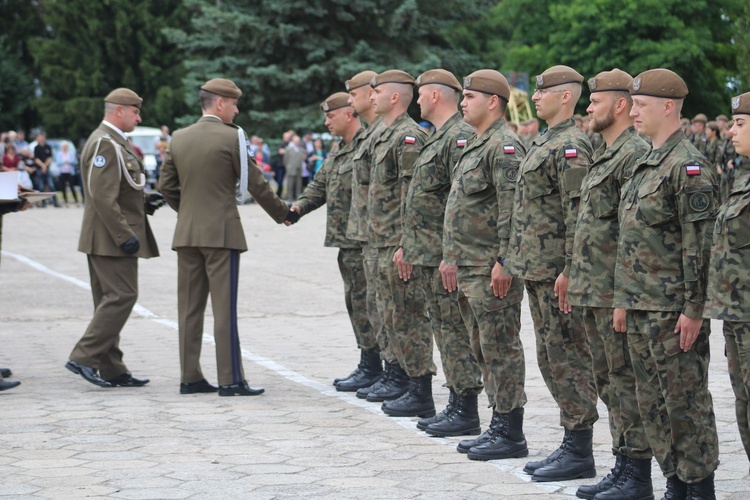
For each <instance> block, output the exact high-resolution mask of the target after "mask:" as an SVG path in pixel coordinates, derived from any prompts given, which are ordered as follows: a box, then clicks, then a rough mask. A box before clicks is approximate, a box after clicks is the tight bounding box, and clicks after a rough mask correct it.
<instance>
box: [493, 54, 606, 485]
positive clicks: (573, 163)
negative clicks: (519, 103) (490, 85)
mask: <svg viewBox="0 0 750 500" xmlns="http://www.w3.org/2000/svg"><path fill="white" fill-rule="evenodd" d="M582 82H583V77H582V76H581V75H580V74H578V72H576V71H575V70H574V69H572V68H569V67H567V66H553V67H552V68H549V69H548V70H546V71H545V72H544V73H542V74H541V75H539V76H537V78H536V86H537V89H536V91H535V92H534V94H533V96H532V99H533V100H534V103H535V106H536V109H537V115H538V116H539V117H540V118H542V119H543V120H546V121H547V125H548V126H549V129H548V130H547V131H545V132H544V133H543V134H542V135H540V136H539V137H538V138H536V139H535V140H534V143H533V145H532V147H531V150H530V151H529V153H528V155H527V156H526V158H525V159H524V162H523V164H522V166H521V170H520V172H519V175H518V184H517V186H516V193H515V200H514V206H513V228H512V234H511V241H510V251H509V252H508V256H507V257H506V260H507V268H506V272H508V273H509V274H510V275H511V276H513V277H515V278H520V279H523V280H525V285H526V291H527V293H528V295H529V307H530V309H531V317H532V319H533V321H534V329H535V331H536V346H537V362H538V364H539V369H540V371H541V372H542V376H543V377H544V381H545V383H546V384H547V388H548V389H549V390H550V393H551V394H552V397H554V398H555V401H556V402H557V406H558V407H559V408H560V423H561V425H562V426H563V427H564V429H565V437H564V439H563V443H562V445H561V446H560V448H559V449H558V450H556V451H555V452H553V453H552V454H551V455H550V456H549V457H547V458H546V459H545V460H542V461H535V462H529V463H528V464H526V467H525V468H524V471H526V472H527V473H528V474H533V479H534V480H535V481H564V480H569V479H577V478H589V477H594V476H595V475H596V468H595V466H594V456H593V453H592V432H593V425H594V422H596V420H597V419H598V418H599V415H598V413H597V411H596V399H597V395H596V386H595V384H594V375H593V371H592V361H591V353H590V352H589V346H588V342H587V340H586V332H585V331H584V328H583V314H582V309H581V308H580V307H576V308H572V307H571V306H570V304H569V303H568V299H567V288H568V276H569V275H570V263H571V260H572V257H573V236H574V234H575V223H576V216H577V214H578V204H579V198H580V190H581V181H582V180H583V177H584V175H586V170H587V168H588V166H589V164H590V163H591V155H592V151H591V145H590V144H589V141H588V138H587V137H586V135H585V134H584V133H583V132H581V131H580V130H578V129H577V128H576V127H575V122H574V121H573V109H574V107H575V104H576V102H577V101H578V98H579V97H580V95H581V83H582Z"/></svg>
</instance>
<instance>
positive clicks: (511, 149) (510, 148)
mask: <svg viewBox="0 0 750 500" xmlns="http://www.w3.org/2000/svg"><path fill="white" fill-rule="evenodd" d="M515 152H516V147H515V146H503V153H505V154H506V155H512V154H515Z"/></svg>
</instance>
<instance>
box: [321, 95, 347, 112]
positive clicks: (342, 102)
mask: <svg viewBox="0 0 750 500" xmlns="http://www.w3.org/2000/svg"><path fill="white" fill-rule="evenodd" d="M348 105H349V94H347V93H346V92H336V93H335V94H332V95H330V96H328V98H327V99H326V100H325V101H323V102H322V103H320V109H322V110H323V112H324V113H327V112H329V111H333V110H334V109H339V108H345V107H347V106H348Z"/></svg>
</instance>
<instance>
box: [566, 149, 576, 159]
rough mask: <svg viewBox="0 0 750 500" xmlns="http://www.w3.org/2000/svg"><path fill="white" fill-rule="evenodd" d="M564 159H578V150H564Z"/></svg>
mask: <svg viewBox="0 0 750 500" xmlns="http://www.w3.org/2000/svg"><path fill="white" fill-rule="evenodd" d="M565 158H578V150H577V149H576V148H565Z"/></svg>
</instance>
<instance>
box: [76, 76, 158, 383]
mask: <svg viewBox="0 0 750 500" xmlns="http://www.w3.org/2000/svg"><path fill="white" fill-rule="evenodd" d="M142 102H143V99H141V98H140V97H139V96H138V94H136V93H135V92H133V91H132V90H129V89H126V88H119V89H116V90H113V91H112V92H110V93H109V94H108V95H107V97H105V98H104V120H103V121H102V123H101V124H100V125H99V127H98V128H97V129H96V130H94V131H93V132H92V133H91V135H90V136H89V138H88V140H87V141H86V147H85V148H84V149H83V152H82V153H81V176H82V179H83V183H84V185H85V186H86V208H85V210H84V212H83V224H82V226H81V237H80V239H79V241H78V251H79V252H84V253H86V254H87V259H88V264H89V274H90V276H91V294H92V295H93V296H94V317H93V318H92V319H91V323H89V326H88V328H87V329H86V332H85V333H84V334H83V337H81V339H80V340H79V341H78V343H77V344H76V346H75V347H74V348H73V352H71V353H70V359H69V360H68V362H67V363H66V364H65V367H66V368H67V369H68V370H70V371H72V372H73V373H77V374H78V375H80V376H81V377H83V378H84V379H85V380H86V381H88V382H91V383H92V384H94V385H98V386H100V387H115V386H122V387H140V386H143V385H146V384H147V383H148V382H149V380H148V379H145V378H144V379H141V378H136V377H133V376H132V375H131V373H130V372H129V371H128V368H127V366H125V362H124V361H123V360H122V351H121V350H120V331H121V330H122V328H123V327H124V326H125V322H126V321H127V320H128V317H129V316H130V312H131V311H132V310H133V306H134V305H135V302H136V300H137V299H138V258H143V259H148V258H150V257H158V256H159V250H158V248H157V247H156V240H155V239H154V235H153V234H152V233H151V227H150V226H149V224H148V220H146V212H147V211H148V213H151V214H152V213H153V211H154V210H155V209H156V207H158V206H161V205H160V203H161V204H163V202H164V200H163V199H162V197H161V195H159V194H158V193H153V194H151V195H149V198H148V201H147V200H146V197H145V196H144V194H143V187H144V186H145V185H146V177H145V173H144V172H145V170H144V168H143V164H142V163H141V160H140V157H139V156H138V155H137V154H136V153H135V151H134V150H133V146H132V145H131V144H130V142H128V140H127V138H126V137H125V132H130V131H132V130H133V129H134V128H135V127H136V126H137V125H138V124H139V123H141V103H142ZM147 203H148V207H147Z"/></svg>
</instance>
